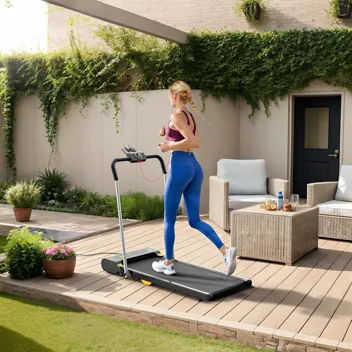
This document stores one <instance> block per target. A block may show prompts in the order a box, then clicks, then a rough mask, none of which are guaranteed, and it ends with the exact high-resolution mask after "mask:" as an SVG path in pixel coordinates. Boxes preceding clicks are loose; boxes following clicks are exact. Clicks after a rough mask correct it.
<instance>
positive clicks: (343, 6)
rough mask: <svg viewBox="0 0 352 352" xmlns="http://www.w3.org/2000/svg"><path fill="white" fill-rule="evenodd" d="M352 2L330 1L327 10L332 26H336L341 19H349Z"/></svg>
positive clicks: (344, 0)
mask: <svg viewBox="0 0 352 352" xmlns="http://www.w3.org/2000/svg"><path fill="white" fill-rule="evenodd" d="M351 7H352V0H330V2H329V9H328V10H327V13H328V15H329V16H330V19H331V20H332V23H333V24H338V23H339V22H340V20H341V19H344V18H350V17H351Z"/></svg>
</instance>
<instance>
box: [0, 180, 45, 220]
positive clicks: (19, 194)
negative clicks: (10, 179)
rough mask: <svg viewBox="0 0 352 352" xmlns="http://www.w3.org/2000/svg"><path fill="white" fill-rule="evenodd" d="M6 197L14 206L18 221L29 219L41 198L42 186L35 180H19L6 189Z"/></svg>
mask: <svg viewBox="0 0 352 352" xmlns="http://www.w3.org/2000/svg"><path fill="white" fill-rule="evenodd" d="M5 199H6V201H7V202H8V203H9V204H10V205H11V206H12V207H13V211H14V214H15V218H16V221H18V222H25V221H29V220H30V218H31V215H32V209H33V208H34V206H35V205H36V204H37V203H38V201H39V199H40V187H39V186H38V185H37V184H36V183H35V182H33V181H17V182H16V183H15V184H14V185H13V186H11V187H10V188H9V189H8V190H7V191H6V193H5Z"/></svg>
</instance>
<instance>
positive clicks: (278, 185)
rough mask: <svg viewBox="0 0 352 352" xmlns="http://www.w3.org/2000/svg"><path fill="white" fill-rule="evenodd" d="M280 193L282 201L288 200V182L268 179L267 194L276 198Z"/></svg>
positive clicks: (279, 179)
mask: <svg viewBox="0 0 352 352" xmlns="http://www.w3.org/2000/svg"><path fill="white" fill-rule="evenodd" d="M279 192H282V194H283V196H284V199H288V198H289V195H290V182H289V181H287V180H283V179H281V178H271V177H269V178H268V193H269V194H271V195H272V196H275V197H277V195H278V193H279Z"/></svg>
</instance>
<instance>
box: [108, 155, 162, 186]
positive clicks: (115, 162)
mask: <svg viewBox="0 0 352 352" xmlns="http://www.w3.org/2000/svg"><path fill="white" fill-rule="evenodd" d="M146 158H147V159H158V160H159V162H160V166H161V169H162V171H163V174H164V175H166V174H167V171H166V167H165V163H164V160H163V158H162V157H161V156H160V155H158V154H152V155H146ZM124 161H129V162H131V159H130V158H116V159H114V160H113V161H112V163H111V171H112V175H113V177H114V181H118V179H119V178H118V175H117V171H116V164H117V163H120V162H124Z"/></svg>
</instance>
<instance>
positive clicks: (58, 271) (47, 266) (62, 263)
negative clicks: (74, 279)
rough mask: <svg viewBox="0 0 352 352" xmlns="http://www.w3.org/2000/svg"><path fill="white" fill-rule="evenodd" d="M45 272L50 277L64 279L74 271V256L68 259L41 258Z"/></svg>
mask: <svg viewBox="0 0 352 352" xmlns="http://www.w3.org/2000/svg"><path fill="white" fill-rule="evenodd" d="M43 264H44V270H45V274H46V276H48V277H51V278H52V279H66V278H68V277H71V276H72V275H73V273H74V271H75V267H76V258H72V259H68V260H49V259H43Z"/></svg>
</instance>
